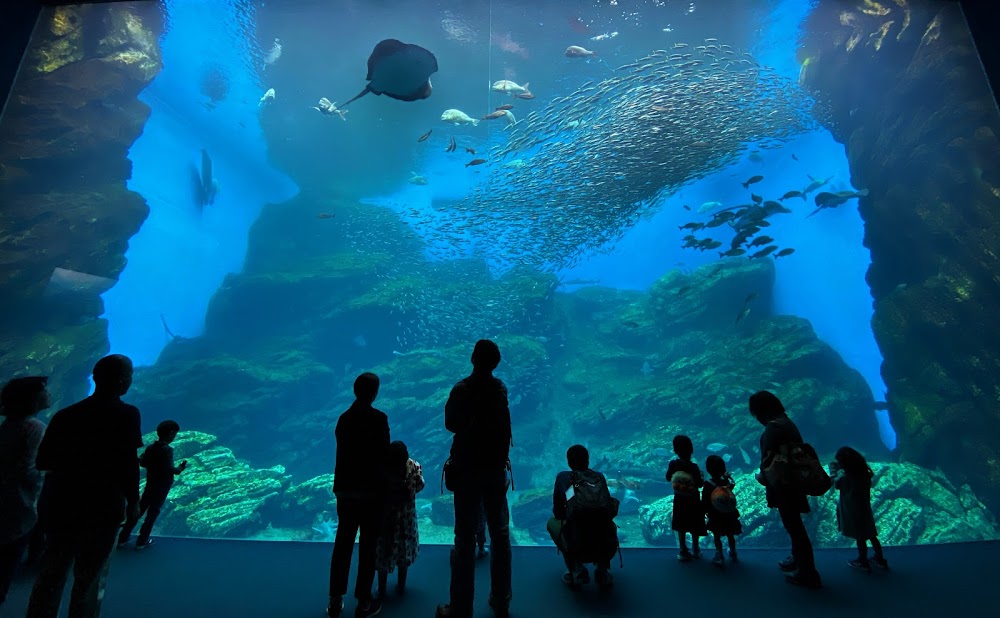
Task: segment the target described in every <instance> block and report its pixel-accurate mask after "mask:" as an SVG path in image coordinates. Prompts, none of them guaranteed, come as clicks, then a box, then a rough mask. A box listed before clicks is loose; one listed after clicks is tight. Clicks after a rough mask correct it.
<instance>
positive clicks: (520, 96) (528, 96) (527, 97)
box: [514, 90, 535, 101]
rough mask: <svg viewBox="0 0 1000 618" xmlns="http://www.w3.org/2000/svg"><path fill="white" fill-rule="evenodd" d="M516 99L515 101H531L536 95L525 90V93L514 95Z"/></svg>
mask: <svg viewBox="0 0 1000 618" xmlns="http://www.w3.org/2000/svg"><path fill="white" fill-rule="evenodd" d="M514 98H515V99H524V100H525V101H530V100H531V99H534V98H535V95H533V94H531V92H529V91H527V90H525V91H524V92H518V93H516V94H515V95H514Z"/></svg>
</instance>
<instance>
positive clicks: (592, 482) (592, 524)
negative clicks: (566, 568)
mask: <svg viewBox="0 0 1000 618" xmlns="http://www.w3.org/2000/svg"><path fill="white" fill-rule="evenodd" d="M570 482H571V483H572V488H573V496H572V497H571V498H570V499H569V500H568V501H567V502H566V524H565V527H564V534H565V535H566V539H567V541H568V546H569V547H571V548H572V552H573V559H574V560H576V561H578V562H584V563H589V562H601V561H604V560H610V559H611V558H612V556H614V555H615V552H618V551H619V544H618V532H617V530H618V527H617V526H616V525H615V522H614V518H615V517H616V516H617V515H618V500H616V499H614V498H613V497H611V491H610V490H608V483H607V481H606V480H605V479H604V476H603V475H601V474H599V473H597V472H594V471H593V470H574V471H573V472H572V473H571V474H570Z"/></svg>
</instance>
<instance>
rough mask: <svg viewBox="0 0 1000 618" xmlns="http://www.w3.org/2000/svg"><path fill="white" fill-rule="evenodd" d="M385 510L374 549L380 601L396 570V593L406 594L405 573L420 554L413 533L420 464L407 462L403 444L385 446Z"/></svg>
mask: <svg viewBox="0 0 1000 618" xmlns="http://www.w3.org/2000/svg"><path fill="white" fill-rule="evenodd" d="M388 458H389V461H388V462H387V466H386V470H387V473H388V474H389V482H388V509H387V510H386V518H385V525H384V527H383V530H382V534H381V535H380V536H379V539H378V543H377V545H376V546H375V569H376V570H377V571H378V597H379V598H380V599H384V598H385V596H386V587H387V586H388V583H389V573H392V571H393V569H395V568H398V569H399V574H398V575H397V577H398V578H399V579H398V582H397V584H396V591H397V592H398V593H400V594H402V593H403V592H404V591H405V590H406V573H407V570H408V569H409V567H410V565H411V564H413V562H414V561H415V560H416V559H417V554H418V553H420V537H419V534H418V532H417V494H418V493H419V492H420V491H421V490H423V488H424V473H423V471H422V470H421V469H420V464H418V463H417V462H415V461H413V460H412V459H410V454H409V451H407V449H406V444H404V443H403V442H400V441H398V440H397V441H396V442H393V443H392V444H390V445H389V453H388Z"/></svg>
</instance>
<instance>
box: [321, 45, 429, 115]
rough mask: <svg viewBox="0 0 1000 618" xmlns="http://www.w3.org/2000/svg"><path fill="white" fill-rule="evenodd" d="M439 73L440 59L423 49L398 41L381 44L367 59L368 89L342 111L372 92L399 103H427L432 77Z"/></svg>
mask: <svg viewBox="0 0 1000 618" xmlns="http://www.w3.org/2000/svg"><path fill="white" fill-rule="evenodd" d="M437 70H438V63H437V58H435V57H434V54H432V53H431V52H429V51H427V50H426V49H424V48H423V47H420V46H419V45H413V44H410V43H403V42H402V41H397V40H396V39H386V40H384V41H380V42H379V44H378V45H376V46H375V49H374V50H373V51H372V54H371V56H369V57H368V76H367V77H365V79H366V80H368V85H367V86H365V89H364V90H362V91H361V92H360V93H358V95H357V96H355V97H354V98H353V99H351V100H350V101H348V102H347V103H344V104H343V105H341V106H340V109H343V108H344V107H346V106H347V105H348V104H349V103H351V102H353V101H356V100H358V99H360V98H361V97H363V96H365V95H366V94H368V93H369V92H370V93H372V94H374V95H383V94H384V95H385V96H387V97H391V98H393V99H397V100H399V101H419V100H421V99H426V98H427V97H429V96H431V80H430V77H431V74H433V73H436V72H437Z"/></svg>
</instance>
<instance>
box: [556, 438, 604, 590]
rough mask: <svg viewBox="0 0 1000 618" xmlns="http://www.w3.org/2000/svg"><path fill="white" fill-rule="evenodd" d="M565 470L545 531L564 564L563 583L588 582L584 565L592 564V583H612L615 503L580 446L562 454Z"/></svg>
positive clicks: (579, 583)
mask: <svg viewBox="0 0 1000 618" xmlns="http://www.w3.org/2000/svg"><path fill="white" fill-rule="evenodd" d="M566 461H567V463H568V464H569V470H564V471H563V472H560V473H559V474H558V475H556V485H555V490H554V491H553V492H552V518H551V519H549V522H548V524H547V526H546V528H547V529H548V531H549V535H550V536H551V537H552V542H554V543H555V544H556V547H557V548H559V551H560V552H561V553H562V556H563V560H564V561H565V562H566V573H565V574H564V575H563V582H565V583H566V584H568V585H570V586H578V585H582V584H586V583H589V582H590V573H589V572H588V571H587V567H586V566H584V565H585V564H586V563H589V562H593V563H596V565H597V568H596V569H595V570H594V581H596V582H597V585H598V586H602V587H608V586H611V585H612V584H613V583H614V577H613V576H612V575H611V558H612V556H614V555H615V552H616V551H618V532H617V528H616V526H615V523H614V518H615V517H616V516H617V515H618V500H617V499H615V498H613V497H612V496H611V492H610V491H609V490H608V481H607V479H606V478H604V475H603V474H601V473H600V472H597V471H596V470H591V469H590V453H589V452H588V451H587V448H586V447H584V446H583V445H580V444H575V445H573V446H571V447H569V450H568V451H566Z"/></svg>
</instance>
